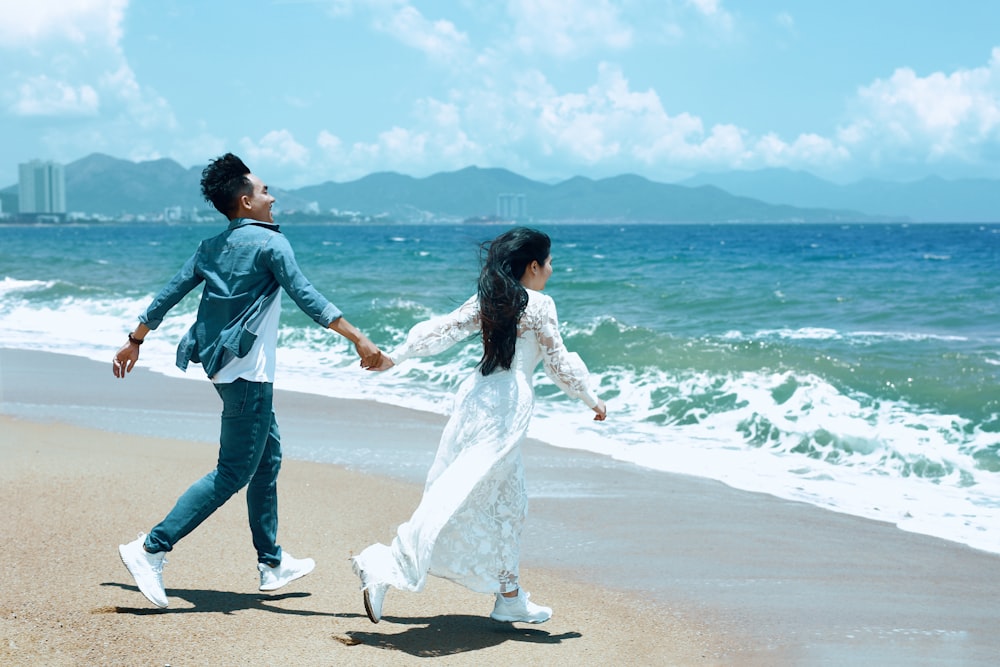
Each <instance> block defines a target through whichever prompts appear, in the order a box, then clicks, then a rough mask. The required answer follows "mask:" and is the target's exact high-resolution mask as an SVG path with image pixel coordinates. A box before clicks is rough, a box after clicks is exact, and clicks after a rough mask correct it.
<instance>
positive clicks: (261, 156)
mask: <svg viewBox="0 0 1000 667" xmlns="http://www.w3.org/2000/svg"><path fill="white" fill-rule="evenodd" d="M240 150H241V152H242V156H243V158H244V159H245V160H246V161H247V162H248V163H251V164H258V165H264V164H270V165H275V166H276V167H289V166H292V167H301V168H305V167H307V166H308V165H309V149H308V148H306V147H305V146H303V145H302V144H300V143H299V142H298V141H296V140H295V137H294V136H292V133H291V132H289V131H288V130H285V129H281V130H271V131H270V132H268V133H267V134H265V135H264V136H263V137H261V139H260V141H254V140H252V139H250V138H249V137H243V138H242V139H240ZM253 168H254V167H251V169H253ZM256 169H258V170H260V171H263V168H262V167H256Z"/></svg>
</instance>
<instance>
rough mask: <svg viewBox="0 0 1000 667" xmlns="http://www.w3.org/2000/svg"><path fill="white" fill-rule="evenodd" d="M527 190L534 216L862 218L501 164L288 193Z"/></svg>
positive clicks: (331, 202)
mask: <svg viewBox="0 0 1000 667" xmlns="http://www.w3.org/2000/svg"><path fill="white" fill-rule="evenodd" d="M502 193H515V194H524V195H526V198H527V201H528V214H529V216H530V217H531V218H533V219H537V220H553V221H571V220H576V221H598V220H602V221H609V220H614V221H621V222H751V221H755V222H784V221H792V222H831V221H838V220H868V219H872V216H870V215H867V214H865V213H860V212H857V211H845V210H832V209H824V208H799V207H793V206H785V205H774V204H766V203H764V202H761V201H757V200H754V199H750V198H747V197H736V196H733V195H731V194H729V193H727V192H723V191H722V190H720V189H718V188H713V187H698V188H689V187H683V186H679V185H669V184H665V183H656V182H654V181H650V180H648V179H645V178H642V177H641V176H635V175H624V176H615V177H612V178H606V179H601V180H591V179H589V178H584V177H582V176H578V177H575V178H571V179H569V180H567V181H563V182H561V183H556V184H554V185H552V184H547V183H542V182H539V181H533V180H530V179H527V178H525V177H523V176H519V175H518V174H515V173H513V172H510V171H507V170H506V169H482V168H479V167H466V168H465V169H461V170H459V171H454V172H445V173H439V174H434V175H433V176H428V177H426V178H413V177H411V176H403V175H400V174H396V173H378V174H371V175H369V176H365V177H364V178H361V179H358V180H356V181H350V182H346V183H335V182H332V181H331V182H327V183H322V184H320V185H313V186H308V187H305V188H299V189H298V190H292V191H290V194H292V195H294V196H295V197H296V198H298V199H301V200H308V201H312V202H315V203H316V204H317V205H318V207H319V209H320V210H329V209H332V208H335V209H339V210H351V211H361V212H365V213H386V214H388V215H389V216H390V217H392V218H394V219H399V220H412V219H420V218H423V219H428V218H437V219H440V218H451V219H464V218H472V217H477V216H489V215H492V214H494V213H495V212H496V200H497V195H499V194H502Z"/></svg>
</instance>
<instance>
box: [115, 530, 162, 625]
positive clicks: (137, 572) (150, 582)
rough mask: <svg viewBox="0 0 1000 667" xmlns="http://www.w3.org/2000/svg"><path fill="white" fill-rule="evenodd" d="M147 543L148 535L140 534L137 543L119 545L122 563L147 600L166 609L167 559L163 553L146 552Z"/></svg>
mask: <svg viewBox="0 0 1000 667" xmlns="http://www.w3.org/2000/svg"><path fill="white" fill-rule="evenodd" d="M145 542H146V534H145V533H139V537H137V538H136V539H135V541H133V542H129V543H128V544H119V545H118V555H119V556H121V558H122V563H124V564H125V567H126V568H127V569H128V571H129V574H131V575H132V578H133V579H135V585H136V586H138V587H139V591H140V592H141V593H142V594H143V595H145V596H146V599H148V600H149V601H150V602H152V603H153V604H155V605H156V606H157V607H161V608H162V607H166V606H167V592H166V591H165V590H163V566H164V565H166V564H167V559H166V558H164V552H162V551H161V552H159V553H155V554H151V553H149V552H148V551H146V549H145V548H144V547H143V544H144V543H145Z"/></svg>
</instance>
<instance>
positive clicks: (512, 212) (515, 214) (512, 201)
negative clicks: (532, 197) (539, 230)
mask: <svg viewBox="0 0 1000 667" xmlns="http://www.w3.org/2000/svg"><path fill="white" fill-rule="evenodd" d="M497 217H498V218H501V219H503V220H513V221H518V222H520V221H524V220H527V219H528V197H527V196H526V195H523V194H521V193H517V194H513V193H506V192H505V193H502V194H499V195H497Z"/></svg>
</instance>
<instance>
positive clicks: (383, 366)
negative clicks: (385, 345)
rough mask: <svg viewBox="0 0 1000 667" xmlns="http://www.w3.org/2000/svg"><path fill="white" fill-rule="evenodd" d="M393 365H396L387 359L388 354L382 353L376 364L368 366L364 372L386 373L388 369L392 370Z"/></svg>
mask: <svg viewBox="0 0 1000 667" xmlns="http://www.w3.org/2000/svg"><path fill="white" fill-rule="evenodd" d="M395 365H396V362H394V361H393V360H392V359H391V358H390V357H389V355H388V354H386V353H385V352H383V353H382V356H381V357H380V358H379V360H378V363H377V364H374V365H372V366H368V367H367V368H366V369H365V370H368V371H379V372H381V371H387V370H389V369H390V368H392V367H393V366H395Z"/></svg>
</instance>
